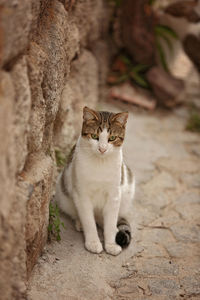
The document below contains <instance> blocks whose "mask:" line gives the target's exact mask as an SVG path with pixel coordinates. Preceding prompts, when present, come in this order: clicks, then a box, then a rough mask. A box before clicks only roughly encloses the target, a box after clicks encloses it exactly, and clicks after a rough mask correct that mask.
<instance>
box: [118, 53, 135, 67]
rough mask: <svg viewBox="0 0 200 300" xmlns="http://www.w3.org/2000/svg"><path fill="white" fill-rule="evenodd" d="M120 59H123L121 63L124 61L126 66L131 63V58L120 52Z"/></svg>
mask: <svg viewBox="0 0 200 300" xmlns="http://www.w3.org/2000/svg"><path fill="white" fill-rule="evenodd" d="M120 59H121V60H122V61H123V63H125V64H126V65H128V66H131V65H132V61H131V59H129V58H128V57H127V56H126V55H124V54H121V55H120Z"/></svg>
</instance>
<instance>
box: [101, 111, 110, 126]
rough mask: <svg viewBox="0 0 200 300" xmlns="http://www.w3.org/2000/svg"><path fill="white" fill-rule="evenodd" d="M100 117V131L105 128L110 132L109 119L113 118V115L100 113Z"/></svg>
mask: <svg viewBox="0 0 200 300" xmlns="http://www.w3.org/2000/svg"><path fill="white" fill-rule="evenodd" d="M99 113H100V116H101V121H100V122H101V124H100V126H99V127H100V128H101V130H103V128H105V127H106V128H107V129H108V130H110V127H111V122H110V120H111V117H112V116H113V113H110V112H108V111H100V112H99Z"/></svg>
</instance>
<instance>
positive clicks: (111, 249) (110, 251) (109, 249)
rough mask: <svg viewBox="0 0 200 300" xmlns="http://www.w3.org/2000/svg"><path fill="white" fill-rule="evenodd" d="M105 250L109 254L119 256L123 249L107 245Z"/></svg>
mask: <svg viewBox="0 0 200 300" xmlns="http://www.w3.org/2000/svg"><path fill="white" fill-rule="evenodd" d="M105 250H106V252H107V253H108V254H112V255H118V254H119V253H120V252H121V251H122V248H121V247H120V246H119V245H117V244H105Z"/></svg>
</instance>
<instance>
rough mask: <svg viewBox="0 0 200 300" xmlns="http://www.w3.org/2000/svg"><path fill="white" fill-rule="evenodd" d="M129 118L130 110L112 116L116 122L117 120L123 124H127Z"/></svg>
mask: <svg viewBox="0 0 200 300" xmlns="http://www.w3.org/2000/svg"><path fill="white" fill-rule="evenodd" d="M127 119H128V112H122V113H118V114H115V115H114V116H113V117H112V121H114V122H115V121H117V122H119V123H120V124H121V125H123V126H125V125H126V122H127Z"/></svg>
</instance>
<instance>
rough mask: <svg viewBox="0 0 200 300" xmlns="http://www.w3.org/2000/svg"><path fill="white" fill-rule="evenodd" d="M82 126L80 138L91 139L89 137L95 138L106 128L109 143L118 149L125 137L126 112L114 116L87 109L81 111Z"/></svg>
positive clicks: (109, 113)
mask: <svg viewBox="0 0 200 300" xmlns="http://www.w3.org/2000/svg"><path fill="white" fill-rule="evenodd" d="M83 114H84V115H83V126H82V136H83V137H85V138H88V139H89V138H91V135H93V134H96V135H97V137H98V136H99V135H100V133H101V132H102V131H103V130H104V129H105V128H106V129H107V131H108V133H109V138H110V137H115V139H114V140H112V139H110V140H109V143H112V144H113V145H114V146H116V147H119V146H121V145H122V143H123V141H124V136H125V125H126V122H127V118H128V113H127V112H122V113H117V114H114V113H112V112H107V111H94V110H92V109H90V108H88V107H84V109H83Z"/></svg>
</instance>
